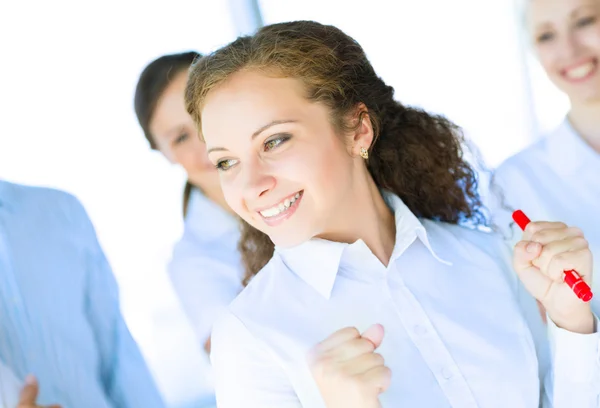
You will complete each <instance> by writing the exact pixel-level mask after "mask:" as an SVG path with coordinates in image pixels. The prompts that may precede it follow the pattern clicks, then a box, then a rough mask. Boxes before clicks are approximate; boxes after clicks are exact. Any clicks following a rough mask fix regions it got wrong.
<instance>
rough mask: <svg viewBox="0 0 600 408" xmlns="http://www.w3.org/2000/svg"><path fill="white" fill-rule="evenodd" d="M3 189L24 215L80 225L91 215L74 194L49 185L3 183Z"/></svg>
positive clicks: (30, 217)
mask: <svg viewBox="0 0 600 408" xmlns="http://www.w3.org/2000/svg"><path fill="white" fill-rule="evenodd" d="M3 191H4V193H5V195H6V196H7V197H8V198H7V199H8V200H9V201H10V204H11V205H13V206H14V207H15V208H16V209H17V211H18V213H19V214H20V215H21V216H22V217H26V218H28V219H35V220H38V221H39V220H40V219H46V220H53V221H55V222H60V223H63V224H65V223H68V224H74V225H78V224H80V223H81V222H82V221H83V222H84V223H88V221H89V217H88V215H87V213H86V211H85V209H84V208H83V205H82V204H81V202H80V201H79V200H78V199H77V198H76V197H75V196H74V195H72V194H70V193H67V192H65V191H62V190H57V189H53V188H48V187H37V186H26V185H21V184H13V183H3Z"/></svg>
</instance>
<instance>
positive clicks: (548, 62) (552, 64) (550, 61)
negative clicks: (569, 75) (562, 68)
mask: <svg viewBox="0 0 600 408" xmlns="http://www.w3.org/2000/svg"><path fill="white" fill-rule="evenodd" d="M557 54H558V50H557V49H556V47H555V46H554V45H545V46H541V47H539V48H538V49H537V56H538V61H539V62H540V65H541V66H542V68H543V69H544V71H546V72H547V73H548V75H549V76H551V77H552V76H556V75H558V70H559V67H558V66H557V59H558V58H557V57H556V55H557Z"/></svg>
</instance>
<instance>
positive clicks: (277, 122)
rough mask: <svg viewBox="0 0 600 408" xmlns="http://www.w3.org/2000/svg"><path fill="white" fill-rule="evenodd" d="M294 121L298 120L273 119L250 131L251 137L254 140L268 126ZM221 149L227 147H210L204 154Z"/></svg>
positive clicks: (220, 150)
mask: <svg viewBox="0 0 600 408" xmlns="http://www.w3.org/2000/svg"><path fill="white" fill-rule="evenodd" d="M296 122H298V121H297V120H294V119H285V120H274V121H272V122H270V123H267V124H266V125H264V126H261V127H260V128H259V129H258V130H256V131H255V132H254V133H252V137H251V139H252V140H254V139H255V138H256V137H257V136H258V135H260V134H261V133H262V132H264V131H265V130H267V129H269V128H270V127H273V126H277V125H283V124H284V123H296ZM222 151H227V149H225V148H224V147H211V148H210V149H208V151H207V152H206V154H210V153H212V152H222Z"/></svg>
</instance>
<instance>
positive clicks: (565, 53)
mask: <svg viewBox="0 0 600 408" xmlns="http://www.w3.org/2000/svg"><path fill="white" fill-rule="evenodd" d="M560 51H561V57H562V58H563V60H564V61H565V62H572V61H573V60H574V59H575V58H577V57H578V53H579V42H578V41H577V36H576V35H574V34H573V33H571V34H569V35H566V36H564V37H563V41H562V42H561V44H560Z"/></svg>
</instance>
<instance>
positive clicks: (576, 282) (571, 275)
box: [512, 210, 594, 302]
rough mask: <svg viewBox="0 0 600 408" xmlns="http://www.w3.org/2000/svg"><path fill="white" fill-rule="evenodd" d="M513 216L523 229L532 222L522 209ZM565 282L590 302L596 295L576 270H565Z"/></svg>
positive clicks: (584, 299) (579, 295)
mask: <svg viewBox="0 0 600 408" xmlns="http://www.w3.org/2000/svg"><path fill="white" fill-rule="evenodd" d="M512 217H513V220H515V222H516V223H517V225H518V226H519V227H521V229H522V230H525V227H526V226H527V224H529V223H530V222H531V220H530V219H529V218H527V216H526V215H525V213H523V211H521V210H517V211H515V212H514V213H513V215H512ZM565 282H566V284H567V285H569V287H570V288H571V289H573V292H575V294H576V295H577V297H578V298H579V299H581V300H583V301H584V302H589V301H590V300H591V299H592V296H594V294H593V293H592V290H591V289H590V287H589V286H588V284H587V283H585V282H584V281H583V279H581V276H579V274H578V273H577V271H575V270H570V271H565Z"/></svg>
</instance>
